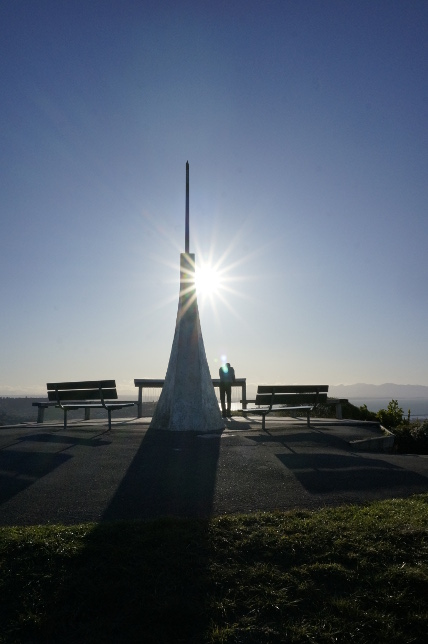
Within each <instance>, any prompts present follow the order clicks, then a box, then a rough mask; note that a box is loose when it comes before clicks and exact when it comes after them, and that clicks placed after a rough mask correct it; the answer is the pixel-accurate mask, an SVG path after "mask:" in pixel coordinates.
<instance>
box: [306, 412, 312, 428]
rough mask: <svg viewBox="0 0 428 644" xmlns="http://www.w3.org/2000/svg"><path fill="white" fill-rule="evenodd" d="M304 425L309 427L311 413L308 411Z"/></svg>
mask: <svg viewBox="0 0 428 644" xmlns="http://www.w3.org/2000/svg"><path fill="white" fill-rule="evenodd" d="M306 423H307V425H308V427H310V426H311V412H310V411H307V412H306Z"/></svg>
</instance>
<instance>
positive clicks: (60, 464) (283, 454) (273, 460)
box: [0, 416, 428, 526]
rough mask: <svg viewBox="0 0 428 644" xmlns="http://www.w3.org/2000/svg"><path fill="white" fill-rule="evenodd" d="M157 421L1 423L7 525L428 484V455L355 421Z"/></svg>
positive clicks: (147, 515)
mask: <svg viewBox="0 0 428 644" xmlns="http://www.w3.org/2000/svg"><path fill="white" fill-rule="evenodd" d="M149 423H150V418H145V419H144V418H143V419H132V420H125V419H122V420H118V419H115V420H114V421H113V425H112V430H111V431H108V429H107V425H106V421H105V420H91V421H86V422H81V421H71V422H70V426H69V427H68V428H67V430H66V431H64V429H63V428H62V425H61V424H56V425H55V424H54V423H45V424H42V425H41V424H39V425H37V424H36V423H33V424H28V425H21V426H14V427H1V428H0V477H1V487H0V525H3V526H4V525H34V524H48V523H49V524H54V523H65V524H73V523H80V522H88V521H95V522H101V521H118V520H129V519H131V520H138V519H151V518H155V517H161V516H174V517H209V516H215V515H221V514H224V513H241V512H256V511H271V510H276V509H278V510H291V509H295V508H301V509H317V508H321V507H324V506H333V505H340V504H344V503H364V502H367V501H371V500H375V499H387V498H393V497H406V496H409V495H411V494H414V493H420V492H427V491H428V456H417V455H397V454H393V453H390V452H388V451H382V450H383V449H387V447H388V446H387V445H386V444H385V443H382V441H383V440H384V439H383V438H382V432H381V430H380V429H379V428H378V427H376V426H373V425H370V424H364V423H356V422H351V421H335V420H325V419H313V420H312V421H311V427H310V428H308V427H306V422H305V420H303V419H291V418H274V417H272V418H271V417H269V418H268V420H267V423H266V428H267V431H266V432H263V431H262V430H261V419H260V418H254V417H251V416H249V417H247V418H245V417H237V418H234V419H232V420H228V421H227V427H226V429H225V430H224V431H223V432H222V433H221V434H198V433H197V432H164V431H153V430H149V428H148V427H149Z"/></svg>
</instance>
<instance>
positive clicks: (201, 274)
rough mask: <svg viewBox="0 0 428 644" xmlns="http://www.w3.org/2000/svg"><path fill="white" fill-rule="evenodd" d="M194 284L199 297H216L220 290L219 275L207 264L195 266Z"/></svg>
mask: <svg viewBox="0 0 428 644" xmlns="http://www.w3.org/2000/svg"><path fill="white" fill-rule="evenodd" d="M195 284H196V290H197V292H198V293H199V294H200V295H216V293H218V291H219V290H220V288H221V276H220V273H219V272H218V271H217V270H216V269H215V268H214V267H213V266H209V265H207V264H206V265H204V266H197V267H196V273H195Z"/></svg>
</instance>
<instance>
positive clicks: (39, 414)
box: [37, 407, 45, 423]
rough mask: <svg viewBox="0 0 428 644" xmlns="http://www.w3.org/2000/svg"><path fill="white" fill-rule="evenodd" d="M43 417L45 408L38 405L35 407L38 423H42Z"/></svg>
mask: <svg viewBox="0 0 428 644" xmlns="http://www.w3.org/2000/svg"><path fill="white" fill-rule="evenodd" d="M44 417H45V408H44V407H39V408H38V409H37V422H38V423H43V420H44Z"/></svg>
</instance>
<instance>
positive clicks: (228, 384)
mask: <svg viewBox="0 0 428 644" xmlns="http://www.w3.org/2000/svg"><path fill="white" fill-rule="evenodd" d="M218 373H219V376H220V403H221V415H222V416H223V418H226V416H227V418H231V417H232V414H231V411H230V406H231V402H232V385H233V383H234V382H235V370H234V368H233V367H231V366H230V362H226V364H224V365H223V366H222V367H220V369H219V370H218ZM226 399H227V411H226Z"/></svg>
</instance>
